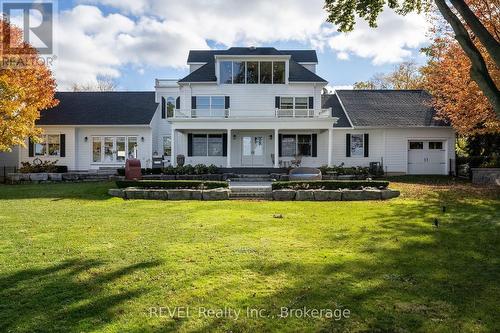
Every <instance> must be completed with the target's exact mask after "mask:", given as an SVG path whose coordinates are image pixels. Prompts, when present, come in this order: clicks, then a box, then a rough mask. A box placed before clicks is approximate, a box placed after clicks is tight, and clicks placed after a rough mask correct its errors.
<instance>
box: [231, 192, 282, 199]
mask: <svg viewBox="0 0 500 333" xmlns="http://www.w3.org/2000/svg"><path fill="white" fill-rule="evenodd" d="M272 197H273V194H272V192H237V193H235V192H231V193H230V194H229V199H266V200H269V199H272Z"/></svg>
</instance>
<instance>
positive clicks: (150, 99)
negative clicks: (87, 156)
mask: <svg viewBox="0 0 500 333" xmlns="http://www.w3.org/2000/svg"><path fill="white" fill-rule="evenodd" d="M55 97H56V98H57V99H58V100H59V105H58V106H56V107H54V108H52V109H48V110H43V111H42V112H41V114H40V119H39V120H38V121H37V122H36V123H37V125H148V124H149V123H151V120H152V119H153V115H154V113H155V112H156V109H157V107H158V103H156V102H155V93H154V92H58V93H56V96H55Z"/></svg>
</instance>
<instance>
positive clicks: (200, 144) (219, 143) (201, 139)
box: [192, 134, 224, 156]
mask: <svg viewBox="0 0 500 333" xmlns="http://www.w3.org/2000/svg"><path fill="white" fill-rule="evenodd" d="M223 150H224V142H223V135H222V134H193V141H192V156H223V154H224V151H223Z"/></svg>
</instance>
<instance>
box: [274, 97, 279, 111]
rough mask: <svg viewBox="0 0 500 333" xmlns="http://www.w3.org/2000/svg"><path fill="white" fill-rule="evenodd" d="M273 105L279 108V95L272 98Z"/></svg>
mask: <svg viewBox="0 0 500 333" xmlns="http://www.w3.org/2000/svg"><path fill="white" fill-rule="evenodd" d="M274 107H275V108H276V109H279V108H280V97H279V96H276V97H275V98H274Z"/></svg>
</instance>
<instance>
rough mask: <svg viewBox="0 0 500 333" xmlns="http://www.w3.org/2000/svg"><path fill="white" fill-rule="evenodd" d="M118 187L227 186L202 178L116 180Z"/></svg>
mask: <svg viewBox="0 0 500 333" xmlns="http://www.w3.org/2000/svg"><path fill="white" fill-rule="evenodd" d="M116 186H117V187H118V188H128V187H134V188H142V189H149V188H151V189H154V188H156V189H193V190H194V189H216V188H227V187H228V183H227V182H218V181H202V180H117V181H116Z"/></svg>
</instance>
